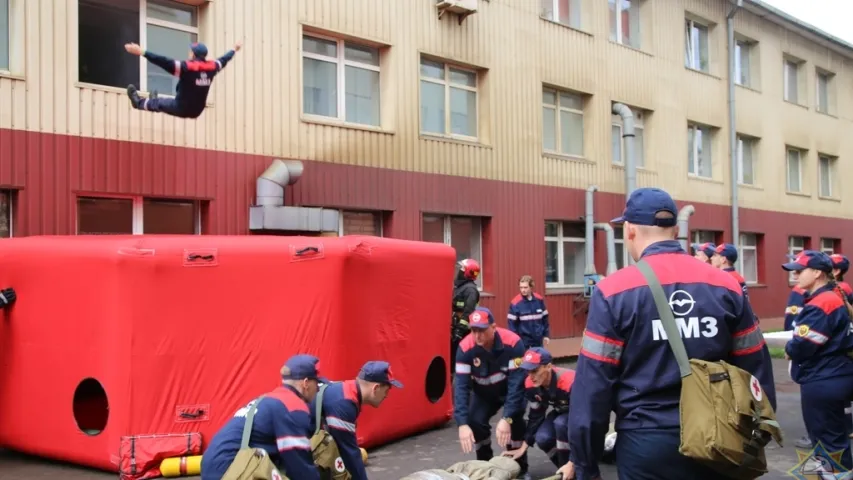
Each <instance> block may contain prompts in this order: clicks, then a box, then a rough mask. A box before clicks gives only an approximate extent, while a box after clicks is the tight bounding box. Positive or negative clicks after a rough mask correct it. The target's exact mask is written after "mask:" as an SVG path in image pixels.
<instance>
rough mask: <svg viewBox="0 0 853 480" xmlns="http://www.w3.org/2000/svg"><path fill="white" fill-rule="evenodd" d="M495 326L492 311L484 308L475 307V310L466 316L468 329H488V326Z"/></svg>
mask: <svg viewBox="0 0 853 480" xmlns="http://www.w3.org/2000/svg"><path fill="white" fill-rule="evenodd" d="M494 324H495V317H494V316H493V315H492V311H491V310H489V309H488V308H486V307H477V309H476V310H474V311H473V312H471V315H468V327H469V328H480V329H483V328H489V326H490V325H494Z"/></svg>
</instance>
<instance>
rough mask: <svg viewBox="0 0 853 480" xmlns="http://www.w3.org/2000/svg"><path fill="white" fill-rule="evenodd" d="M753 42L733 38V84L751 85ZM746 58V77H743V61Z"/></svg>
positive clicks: (748, 86)
mask: <svg viewBox="0 0 853 480" xmlns="http://www.w3.org/2000/svg"><path fill="white" fill-rule="evenodd" d="M753 45H754V43H753V42H750V41H747V40H741V39H737V38H736V39H735V84H736V85H740V86H741V87H747V88H750V87H751V86H752V85H751V83H752V63H751V60H752V47H753ZM744 59H745V60H746V78H745V79H744V68H743V62H744Z"/></svg>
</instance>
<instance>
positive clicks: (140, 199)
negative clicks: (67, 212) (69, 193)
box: [74, 193, 203, 235]
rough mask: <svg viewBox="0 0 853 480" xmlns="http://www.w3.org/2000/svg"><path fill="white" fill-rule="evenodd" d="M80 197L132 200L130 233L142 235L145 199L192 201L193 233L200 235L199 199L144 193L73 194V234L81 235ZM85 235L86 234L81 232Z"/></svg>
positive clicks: (200, 215) (201, 232)
mask: <svg viewBox="0 0 853 480" xmlns="http://www.w3.org/2000/svg"><path fill="white" fill-rule="evenodd" d="M81 198H99V199H105V200H132V201H133V217H132V225H133V232H132V235H144V234H145V232H144V231H143V225H144V218H143V210H144V206H145V200H159V201H173V202H182V203H192V204H193V212H194V213H193V216H194V217H195V218H194V219H193V224H194V228H195V233H194V234H193V235H202V234H203V230H202V214H201V201H199V200H193V199H182V198H174V197H168V198H162V197H149V196H145V195H110V194H106V193H79V194H77V195H75V196H74V235H81V233H80V212H79V211H78V209H77V207H78V205H79V200H80V199H81ZM82 235H87V234H85V233H84V234H82Z"/></svg>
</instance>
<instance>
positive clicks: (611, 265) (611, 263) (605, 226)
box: [595, 223, 618, 276]
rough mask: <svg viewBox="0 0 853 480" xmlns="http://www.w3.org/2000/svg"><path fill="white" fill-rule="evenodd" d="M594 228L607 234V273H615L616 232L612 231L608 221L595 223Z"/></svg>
mask: <svg viewBox="0 0 853 480" xmlns="http://www.w3.org/2000/svg"><path fill="white" fill-rule="evenodd" d="M595 229H596V230H604V232H605V233H606V234H607V273H606V274H607V275H608V276H609V275H613V274H614V273H616V270H617V269H618V267H617V266H616V234H615V233H614V232H613V227H611V226H610V224H609V223H596V224H595Z"/></svg>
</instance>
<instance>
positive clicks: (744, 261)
mask: <svg viewBox="0 0 853 480" xmlns="http://www.w3.org/2000/svg"><path fill="white" fill-rule="evenodd" d="M739 256H740V261H739V262H737V267H738V271H739V272H740V274H741V275H743V278H744V280H746V283H750V284H752V283H758V235H756V234H754V233H742V234H740V255H739Z"/></svg>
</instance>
